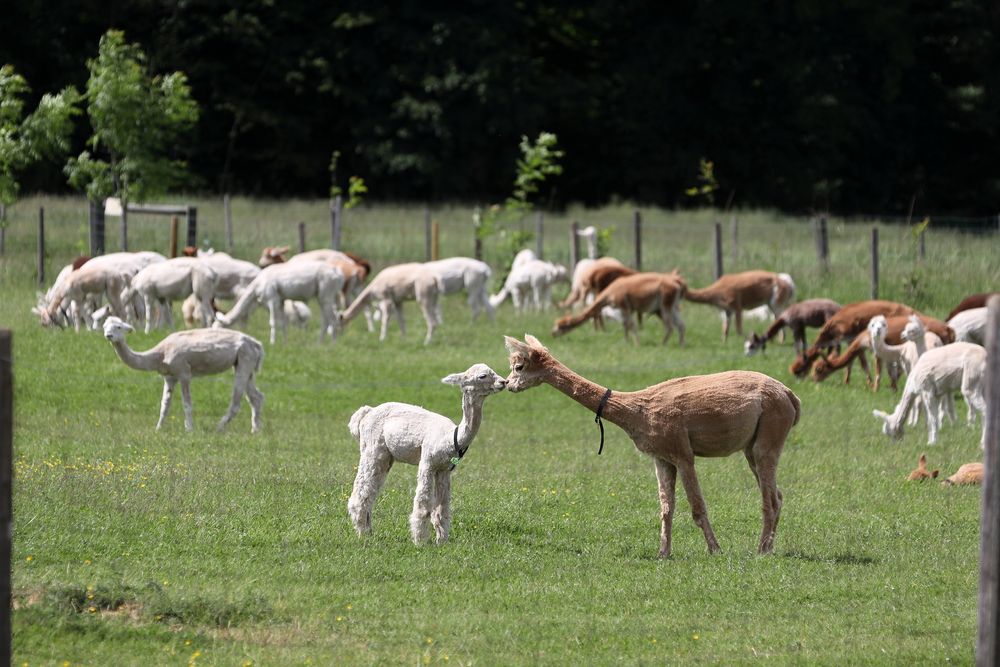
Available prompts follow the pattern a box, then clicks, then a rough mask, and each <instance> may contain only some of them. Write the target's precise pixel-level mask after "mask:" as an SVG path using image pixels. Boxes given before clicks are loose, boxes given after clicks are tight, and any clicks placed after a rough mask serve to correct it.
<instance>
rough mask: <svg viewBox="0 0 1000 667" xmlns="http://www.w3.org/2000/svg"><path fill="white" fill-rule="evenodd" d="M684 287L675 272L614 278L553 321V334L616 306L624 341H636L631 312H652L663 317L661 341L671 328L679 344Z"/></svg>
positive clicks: (682, 321)
mask: <svg viewBox="0 0 1000 667" xmlns="http://www.w3.org/2000/svg"><path fill="white" fill-rule="evenodd" d="M686 288H687V286H686V285H685V284H684V281H683V280H682V279H681V277H680V276H679V275H678V274H677V273H635V274H632V275H630V276H624V277H621V278H619V279H618V280H615V281H614V282H613V283H611V284H610V285H608V286H607V288H605V289H604V290H603V291H602V292H601V293H600V294H598V295H597V298H595V299H594V302H593V303H591V304H590V305H589V306H588V307H587V308H586V309H585V310H584V311H583V312H581V313H580V314H578V315H566V316H564V317H561V318H559V319H558V320H556V322H555V325H554V327H553V329H552V335H553V336H561V335H562V334H565V333H567V332H569V331H571V330H573V329H575V328H576V327H578V326H580V325H581V324H583V323H584V322H586V321H587V320H589V319H595V320H596V319H597V318H599V317H600V316H601V312H602V311H603V309H604V308H607V307H611V308H617V309H618V310H620V311H621V313H622V325H623V326H624V329H625V340H626V341H627V340H629V338H630V336H631V338H632V339H633V340H634V342H635V343H636V344H637V345H638V344H639V331H638V328H637V327H636V323H635V320H634V319H633V315H640V316H641V315H642V314H643V313H656V314H657V315H659V316H660V319H661V320H663V343H664V344H666V342H667V340H668V339H669V338H670V334H671V332H672V331H673V329H674V327H677V336H678V338H679V343H680V344H681V345H683V344H684V330H685V327H684V320H683V319H681V312H680V304H681V300H682V299H683V298H684V290H685V289H686Z"/></svg>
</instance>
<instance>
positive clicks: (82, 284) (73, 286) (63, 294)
mask: <svg viewBox="0 0 1000 667" xmlns="http://www.w3.org/2000/svg"><path fill="white" fill-rule="evenodd" d="M127 282H128V274H127V273H123V272H122V271H121V270H120V269H118V268H116V267H112V266H107V265H105V264H100V263H96V262H95V261H94V260H91V261H90V262H87V263H86V264H84V265H83V266H81V267H80V268H79V269H77V270H76V271H73V272H71V273H70V274H69V275H67V276H65V278H64V280H63V281H62V284H61V285H59V287H58V289H55V290H53V293H52V297H51V298H50V299H49V302H48V304H46V305H45V306H44V307H43V306H41V305H39V307H38V308H36V310H35V312H36V313H37V314H38V317H39V319H40V320H41V323H42V326H52V325H53V324H58V325H60V326H61V325H62V321H63V319H62V318H63V315H62V310H61V308H62V306H63V305H64V304H65V305H69V306H70V317H71V319H72V321H73V328H74V329H75V330H76V331H77V332H79V331H80V323H81V318H82V312H81V311H82V305H83V303H84V301H85V300H86V299H87V298H88V297H91V298H98V299H99V298H100V297H101V295H102V294H103V295H106V296H107V297H108V303H109V304H110V305H111V309H112V311H113V312H114V313H115V314H116V315H118V316H119V317H125V307H124V306H123V304H122V300H121V293H122V290H124V289H125V285H126V284H127Z"/></svg>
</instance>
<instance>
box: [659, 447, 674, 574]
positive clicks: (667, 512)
mask: <svg viewBox="0 0 1000 667" xmlns="http://www.w3.org/2000/svg"><path fill="white" fill-rule="evenodd" d="M653 463H654V464H655V467H656V480H657V481H658V482H659V484H660V553H659V557H660V558H669V557H670V536H671V532H672V529H673V523H674V498H675V496H676V492H675V491H676V482H677V466H675V465H674V464H673V463H669V462H667V461H664V460H663V459H653Z"/></svg>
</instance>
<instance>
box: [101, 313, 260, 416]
mask: <svg viewBox="0 0 1000 667" xmlns="http://www.w3.org/2000/svg"><path fill="white" fill-rule="evenodd" d="M129 331H134V329H133V328H132V327H131V326H130V325H128V324H126V323H125V322H123V321H122V320H120V319H119V318H117V317H109V318H108V319H107V320H106V321H105V322H104V337H105V338H107V339H108V340H109V341H111V345H112V346H114V348H115V352H117V353H118V358H119V359H121V360H122V361H123V362H125V365H126V366H128V367H129V368H134V369H135V370H137V371H156V372H157V373H159V374H160V375H162V376H163V400H162V401H161V402H160V419H159V421H157V422H156V429H157V430H159V429H160V428H161V427H162V426H163V422H164V421H165V420H166V418H167V412H168V411H169V410H170V401H171V400H172V399H173V396H174V386H175V385H176V384H177V383H178V382H180V384H181V399H182V400H183V403H184V428H186V429H187V430H188V431H191V430H193V429H194V412H193V408H192V406H191V378H193V377H197V376H199V375H214V374H216V373H223V372H225V371H227V370H229V369H230V368H235V369H236V376H235V378H234V381H233V397H232V400H230V402H229V410H227V411H226V414H225V415H224V416H223V417H222V421H220V422H219V427H218V428H219V430H220V431H221V430H222V429H223V428H225V426H226V424H228V423H229V422H230V420H231V419H232V418H233V417H235V416H236V413H238V412H239V411H240V399H241V398H243V396H244V394H245V395H246V397H247V402H249V403H250V413H251V423H252V426H251V432H253V433H256V432H258V431H259V430H260V410H261V407H262V406H263V404H264V394H262V393H260V391H259V390H258V389H257V386H256V385H255V384H254V376H255V375H256V374H257V373H258V372H260V367H261V364H262V363H263V361H264V346H263V345H261V344H260V341H258V340H257V339H256V338H251V337H250V336H248V335H246V334H245V333H240V332H239V331H227V330H225V329H193V330H191V331H180V332H178V333H173V334H170V335H169V336H167V337H166V338H164V339H163V340H162V341H160V342H159V343H158V344H157V345H156V347H154V348H153V349H151V350H147V351H146V352H133V351H132V350H131V349H130V348H129V346H128V344H126V343H125V334H126V333H127V332H129Z"/></svg>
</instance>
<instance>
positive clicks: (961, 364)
mask: <svg viewBox="0 0 1000 667" xmlns="http://www.w3.org/2000/svg"><path fill="white" fill-rule="evenodd" d="M985 384H986V350H985V349H984V348H983V347H981V346H979V345H975V344H973V343H952V344H951V345H945V346H944V347H939V348H937V349H934V350H928V351H927V352H926V353H925V354H924V355H923V356H921V357H920V359H918V360H917V363H916V364H915V365H914V367H913V370H912V372H911V373H910V376H909V377H908V378H906V385H905V386H904V387H903V397H902V398H901V399H900V401H899V405H897V406H896V409H895V410H894V411H893V413H892V414H886V413H885V412H882V411H881V410H873V411H872V414H874V415H875V416H876V417H878V418H879V419H881V420H882V422H883V424H882V432H883V433H885V434H886V435H889V436H891V437H893V438H899V437H902V435H903V422H904V421H905V420H906V418H907V416H908V414H909V412H910V410H912V409H914V404H915V402H916V399H917V397H918V396H919V398H921V399H922V401H923V404H924V406H925V412H926V416H927V444H929V445H933V444H934V443H935V442H937V433H938V429H939V428H940V426H941V410H940V401H941V399H942V398H943V397H944V396H945V395H946V394H948V393H950V392H954V391H956V390H959V389H960V390H961V391H962V396H964V397H965V401H966V404H967V405H968V417H967V420H968V422H969V423H970V424H972V423H974V421H975V413H977V412H978V413H979V414H981V415H985V414H986V398H985ZM985 421H986V420H985V418H984V419H983V422H984V424H983V435H982V438H983V440H982V441H981V442H983V443H985V437H986V430H985Z"/></svg>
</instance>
